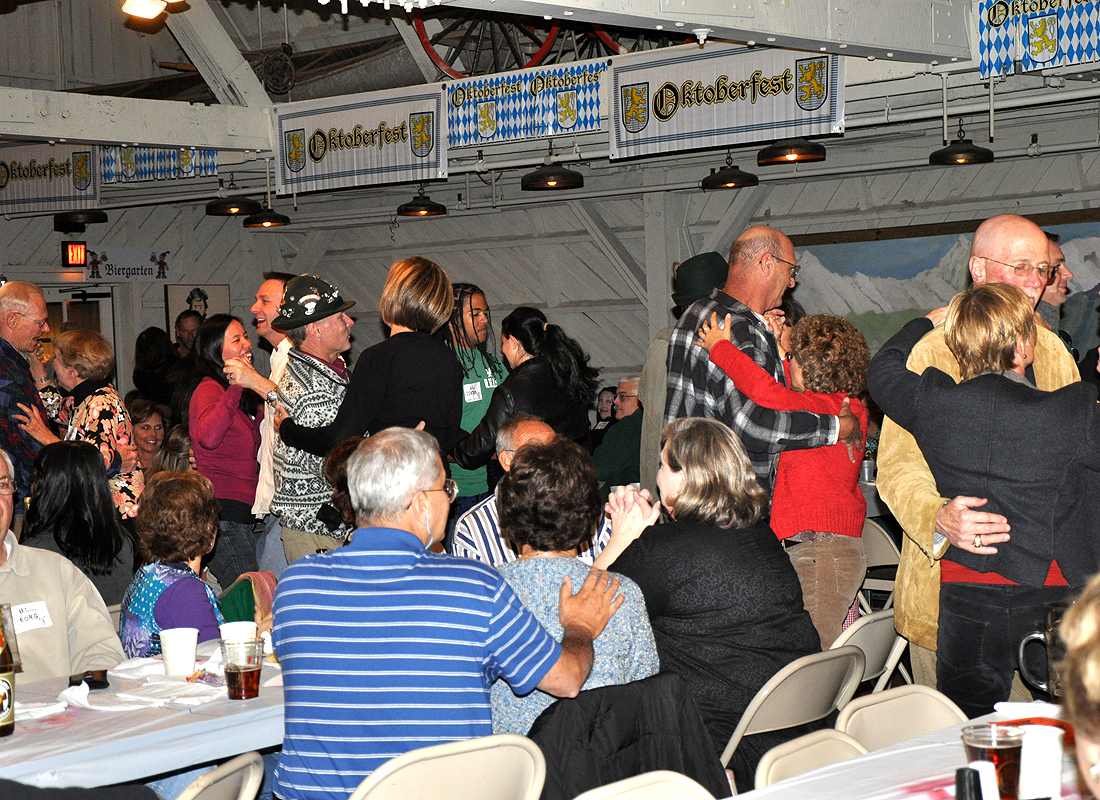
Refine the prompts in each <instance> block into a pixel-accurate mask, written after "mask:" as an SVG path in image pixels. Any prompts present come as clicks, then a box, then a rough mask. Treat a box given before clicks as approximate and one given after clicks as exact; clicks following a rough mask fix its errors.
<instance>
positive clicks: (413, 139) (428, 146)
mask: <svg viewBox="0 0 1100 800" xmlns="http://www.w3.org/2000/svg"><path fill="white" fill-rule="evenodd" d="M409 131H410V133H411V134H412V135H411V136H410V137H409V148H410V149H411V150H412V154H413V155H414V156H416V157H417V158H425V157H427V155H428V153H430V152H432V148H433V147H435V112H434V111H425V112H423V113H421V114H409Z"/></svg>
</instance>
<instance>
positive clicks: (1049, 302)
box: [1035, 231, 1081, 361]
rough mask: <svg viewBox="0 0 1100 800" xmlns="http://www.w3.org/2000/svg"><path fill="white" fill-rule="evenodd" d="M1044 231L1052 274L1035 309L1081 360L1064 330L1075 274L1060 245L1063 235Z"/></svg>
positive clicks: (1074, 356) (1075, 356)
mask: <svg viewBox="0 0 1100 800" xmlns="http://www.w3.org/2000/svg"><path fill="white" fill-rule="evenodd" d="M1043 233H1044V234H1046V237H1047V243H1048V245H1049V247H1050V269H1051V275H1050V278H1049V280H1048V281H1047V287H1046V289H1044V290H1043V296H1042V298H1041V299H1040V300H1039V305H1038V306H1036V308H1035V310H1036V311H1038V312H1039V316H1040V317H1042V319H1043V322H1044V323H1046V325H1047V327H1049V328H1050V329H1051V330H1052V331H1054V332H1055V333H1056V334H1058V336H1059V338H1061V340H1062V341H1063V342H1065V343H1066V347H1067V348H1069V351H1070V353H1071V354H1072V355H1073V360H1074V361H1080V360H1081V359H1080V356H1079V355H1078V353H1077V351H1076V350H1075V349H1074V347H1073V339H1072V338H1071V337H1070V335H1069V334H1068V333H1066V332H1065V331H1064V330H1062V306H1063V305H1065V302H1066V300H1067V299H1068V298H1069V282H1070V281H1071V280H1073V279H1074V277H1075V276H1074V274H1073V272H1072V271H1071V270H1070V268H1069V267H1067V266H1066V255H1065V253H1063V252H1062V248H1061V247H1060V246H1059V245H1058V242H1059V240H1060V239H1061V238H1062V237H1060V236H1059V235H1058V234H1056V233H1051V232H1050V231H1043Z"/></svg>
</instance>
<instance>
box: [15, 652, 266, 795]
mask: <svg viewBox="0 0 1100 800" xmlns="http://www.w3.org/2000/svg"><path fill="white" fill-rule="evenodd" d="M264 672H265V675H264V678H263V679H266V678H267V677H268V675H267V674H266V673H267V672H268V671H267V670H266V669H265V670H264ZM263 679H261V681H262V680H263ZM110 681H111V688H110V689H108V690H107V691H108V692H111V691H119V690H125V689H127V688H132V687H135V686H137V685H139V684H140V682H139V681H126V680H118V679H116V678H111V679H110ZM67 685H68V680H67V679H66V678H54V679H51V680H46V681H39V682H38V683H31V684H19V683H18V676H16V689H15V691H16V698H17V699H18V700H19V701H21V702H22V701H26V702H44V701H49V700H54V699H56V698H57V695H58V693H60V692H61V691H62V690H63V689H64V688H65V687H66V686H67ZM282 742H283V689H282V687H281V686H261V687H260V696H259V697H257V698H254V699H252V700H230V699H229V698H228V697H226V698H224V699H219V700H213V701H211V702H209V703H204V704H203V705H199V706H191V707H184V708H180V707H168V708H146V709H140V710H136V711H89V710H87V709H83V708H75V707H73V706H70V707H69V708H67V709H65V710H64V711H63V712H61V713H60V714H55V715H53V716H51V717H45V718H43V719H39V720H32V721H29V722H17V723H16V725H15V733H14V734H12V735H11V736H9V737H6V738H4V739H0V778H8V779H10V780H15V781H19V782H21V783H26V784H30V785H32V786H40V787H67V786H84V787H91V786H106V785H109V784H114V783H126V782H129V781H136V780H141V779H145V778H149V777H152V776H153V775H159V774H161V773H164V772H174V771H177V770H181V769H185V768H188V767H191V766H194V765H196V764H204V763H206V762H209V761H215V760H221V759H226V758H230V757H232V756H235V755H239V754H240V753H245V752H248V751H249V750H258V749H262V748H265V747H272V746H275V745H280V744H282Z"/></svg>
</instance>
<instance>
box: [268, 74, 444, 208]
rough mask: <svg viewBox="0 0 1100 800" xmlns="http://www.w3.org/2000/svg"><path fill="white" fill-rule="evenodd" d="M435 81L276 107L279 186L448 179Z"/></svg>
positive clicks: (327, 186) (323, 186)
mask: <svg viewBox="0 0 1100 800" xmlns="http://www.w3.org/2000/svg"><path fill="white" fill-rule="evenodd" d="M443 102H444V98H443V91H442V89H441V87H440V86H439V84H434V85H432V86H424V87H419V88H418V89H408V88H406V89H395V90H392V91H385V92H369V93H363V94H356V95H348V96H345V97H340V98H331V97H330V98H326V99H323V100H310V101H305V102H301V103H284V104H282V105H279V106H276V131H275V132H276V145H275V151H276V157H277V160H278V166H277V168H276V170H275V177H276V191H278V192H279V193H280V194H288V193H290V192H292V191H298V192H312V191H318V190H321V189H337V188H340V187H344V186H366V185H370V184H379V183H398V182H401V181H428V180H434V179H436V178H446V177H447V135H446V134H447V119H446V115H445V114H444V113H443Z"/></svg>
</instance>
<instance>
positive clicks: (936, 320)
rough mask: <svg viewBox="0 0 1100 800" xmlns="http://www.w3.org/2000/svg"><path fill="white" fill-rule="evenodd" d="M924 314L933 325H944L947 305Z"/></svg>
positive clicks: (1038, 317) (1037, 316)
mask: <svg viewBox="0 0 1100 800" xmlns="http://www.w3.org/2000/svg"><path fill="white" fill-rule="evenodd" d="M924 316H925V317H927V318H928V319H930V320H932V324H933V325H942V324H943V323H944V321H946V319H947V306H940V307H939V308H933V309H932V310H931V311H929V312H928V313H927V314H925V315H924ZM1035 318H1036V319H1041V317H1040V316H1039V315H1038V314H1036V315H1035Z"/></svg>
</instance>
